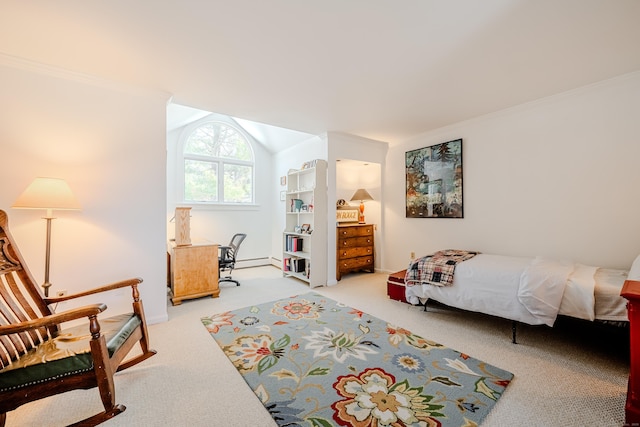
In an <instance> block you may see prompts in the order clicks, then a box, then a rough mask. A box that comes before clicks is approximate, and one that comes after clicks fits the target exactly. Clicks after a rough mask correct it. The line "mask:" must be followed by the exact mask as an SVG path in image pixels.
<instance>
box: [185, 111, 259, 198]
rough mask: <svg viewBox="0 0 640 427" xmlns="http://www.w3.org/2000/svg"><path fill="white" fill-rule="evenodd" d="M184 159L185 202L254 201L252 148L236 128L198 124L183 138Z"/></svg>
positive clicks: (223, 124) (213, 123) (224, 125)
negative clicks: (184, 139)
mask: <svg viewBox="0 0 640 427" xmlns="http://www.w3.org/2000/svg"><path fill="white" fill-rule="evenodd" d="M183 159H184V201H185V202H192V203H199V202H200V203H240V204H248V203H253V167H254V160H253V151H252V149H251V145H250V144H249V142H248V141H247V139H246V138H245V137H244V135H243V134H242V133H241V132H240V131H239V130H238V129H236V128H234V127H233V126H231V125H229V124H227V123H222V122H207V123H204V124H202V125H200V126H199V127H197V128H196V129H195V130H194V131H193V132H191V134H190V135H189V136H188V138H187V139H186V141H185V143H184V149H183Z"/></svg>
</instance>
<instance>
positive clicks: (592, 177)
mask: <svg viewBox="0 0 640 427" xmlns="http://www.w3.org/2000/svg"><path fill="white" fill-rule="evenodd" d="M638 112H640V73H633V74H629V75H625V76H621V77H619V78H616V79H612V80H608V81H604V82H601V83H599V84H596V85H591V86H588V87H584V88H581V89H578V90H575V91H571V92H568V93H563V94H559V95H556V96H552V97H549V98H545V99H542V100H539V101H537V102H533V103H529V104H525V105H521V106H518V107H515V108H511V109H508V110H504V111H501V112H498V113H495V114H491V115H487V116H483V117H480V118H477V119H474V120H469V121H466V122H462V123H458V124H456V125H453V126H449V127H446V128H443V129H439V130H437V131H434V132H429V133H426V134H423V135H420V136H419V137H416V138H413V139H411V140H409V141H407V142H406V143H403V144H401V145H399V146H394V147H392V148H391V149H390V150H389V156H388V159H387V165H386V177H387V179H386V181H385V186H384V192H385V224H386V228H385V231H384V233H385V236H386V243H387V246H386V254H387V256H386V258H385V268H386V269H388V270H390V271H394V270H400V269H402V268H406V265H407V262H408V261H409V252H410V251H415V252H416V253H417V255H424V254H427V253H429V252H433V251H435V250H438V249H445V248H460V249H475V250H480V251H483V252H487V253H496V254H506V255H518V256H536V255H541V256H549V257H558V258H564V259H572V260H575V261H578V262H581V263H584V264H589V265H598V266H605V267H613V268H628V267H629V266H630V265H631V262H632V261H633V259H634V258H635V257H636V256H637V255H638V253H640V220H639V219H638V212H639V211H640V198H639V197H638V194H639V190H638V188H637V186H638V184H639V183H640V167H638V162H639V160H640V120H639V114H638ZM457 138H462V139H463V167H464V170H463V180H464V181H463V186H464V219H446V218H442V219H438V218H405V212H404V199H405V190H404V189H405V169H404V155H405V152H406V151H408V150H413V149H416V148H421V147H425V146H429V145H433V144H438V143H442V142H446V141H450V140H453V139H457Z"/></svg>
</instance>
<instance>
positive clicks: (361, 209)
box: [358, 201, 364, 224]
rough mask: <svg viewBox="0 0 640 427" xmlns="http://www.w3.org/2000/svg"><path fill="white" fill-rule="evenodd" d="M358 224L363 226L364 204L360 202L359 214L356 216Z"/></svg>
mask: <svg viewBox="0 0 640 427" xmlns="http://www.w3.org/2000/svg"><path fill="white" fill-rule="evenodd" d="M358 224H364V202H362V201H361V202H360V213H359V214H358Z"/></svg>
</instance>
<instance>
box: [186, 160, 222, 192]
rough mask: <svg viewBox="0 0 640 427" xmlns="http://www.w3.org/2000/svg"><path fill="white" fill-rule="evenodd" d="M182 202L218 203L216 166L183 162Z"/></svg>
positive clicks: (193, 161)
mask: <svg viewBox="0 0 640 427" xmlns="http://www.w3.org/2000/svg"><path fill="white" fill-rule="evenodd" d="M184 200H185V201H192V202H217V201H218V165H217V163H212V162H202V161H199V160H186V159H185V161H184Z"/></svg>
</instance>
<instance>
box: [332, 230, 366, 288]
mask: <svg viewBox="0 0 640 427" xmlns="http://www.w3.org/2000/svg"><path fill="white" fill-rule="evenodd" d="M336 241H337V253H336V261H337V265H336V279H338V280H340V279H341V278H342V275H343V274H345V273H349V272H352V271H358V270H367V271H370V272H372V273H373V264H374V263H373V261H374V255H373V224H341V225H338V226H337V227H336Z"/></svg>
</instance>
